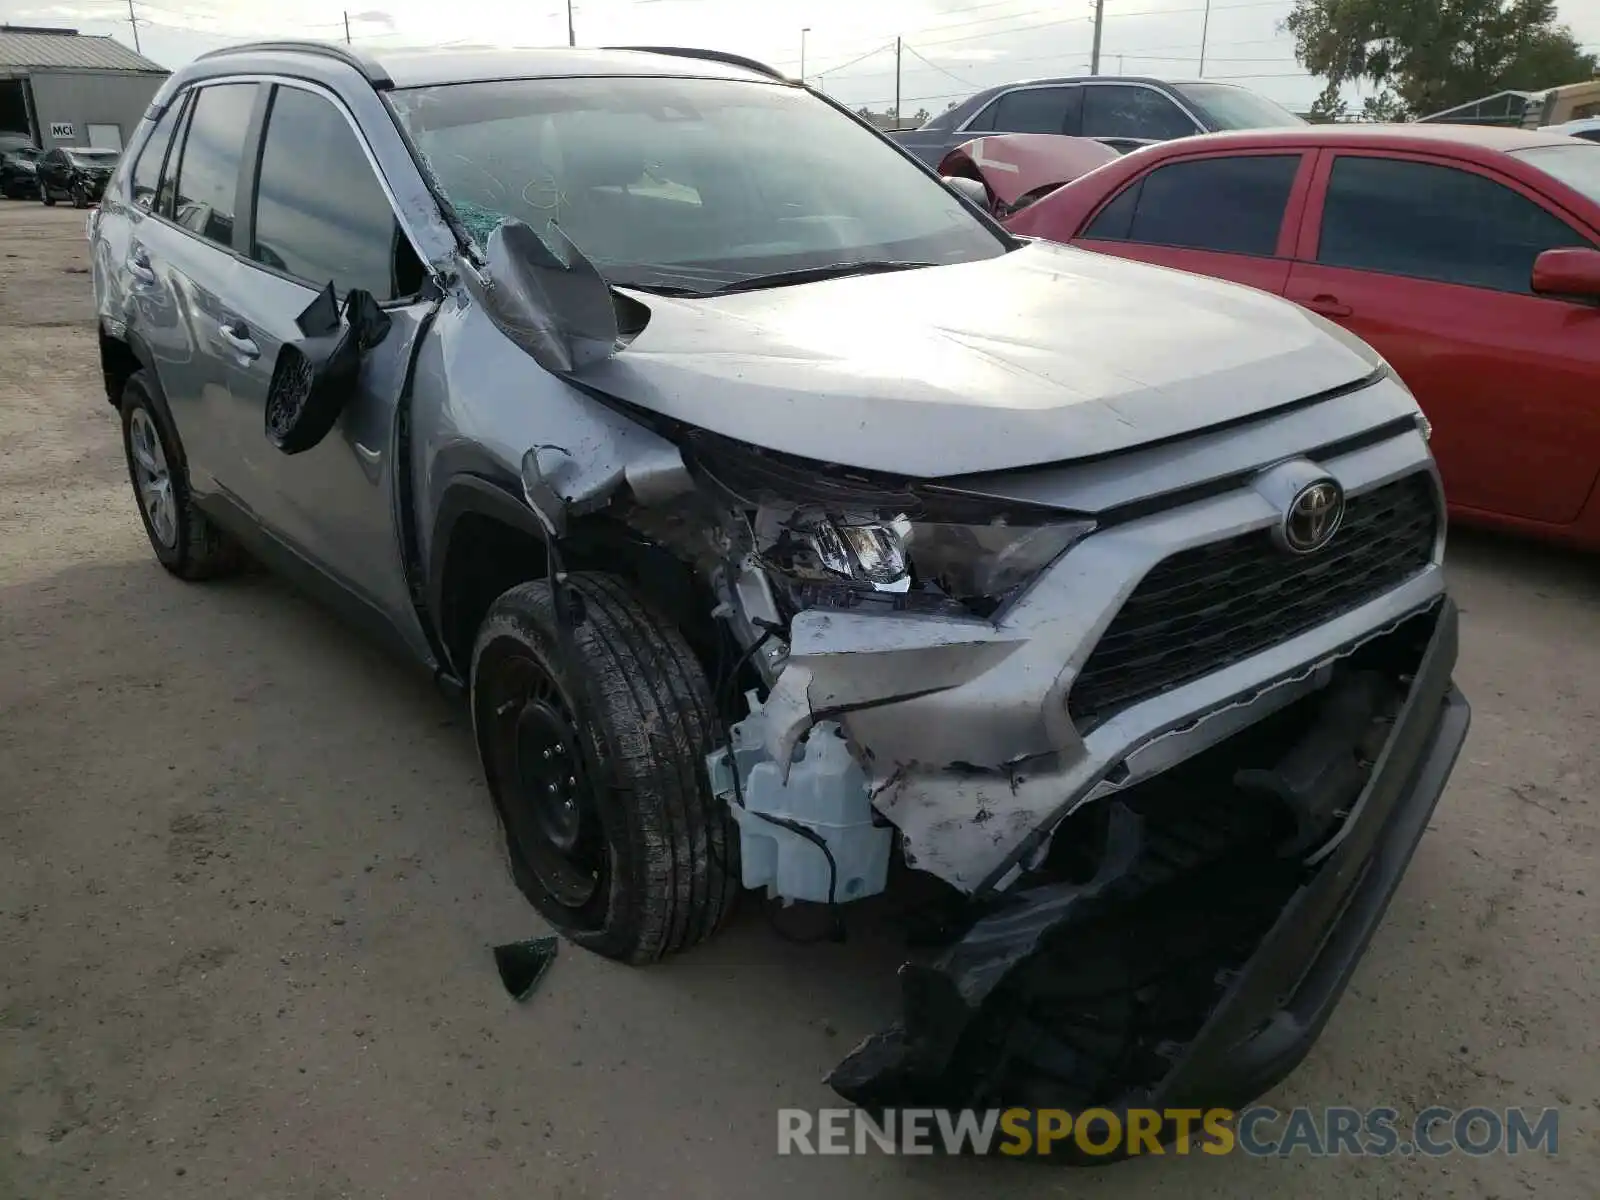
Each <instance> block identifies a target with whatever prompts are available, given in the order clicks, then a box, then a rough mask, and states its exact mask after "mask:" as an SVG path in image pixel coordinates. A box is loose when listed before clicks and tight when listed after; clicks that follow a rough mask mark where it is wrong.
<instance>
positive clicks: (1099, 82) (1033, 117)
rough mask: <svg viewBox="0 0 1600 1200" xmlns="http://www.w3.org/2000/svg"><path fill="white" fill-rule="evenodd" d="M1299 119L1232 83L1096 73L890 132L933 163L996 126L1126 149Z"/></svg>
mask: <svg viewBox="0 0 1600 1200" xmlns="http://www.w3.org/2000/svg"><path fill="white" fill-rule="evenodd" d="M1304 124H1305V122H1304V121H1303V120H1302V119H1301V118H1300V117H1297V116H1295V114H1294V113H1292V112H1290V111H1289V110H1288V109H1286V108H1283V107H1282V106H1281V105H1278V104H1275V103H1273V102H1272V101H1271V100H1268V99H1267V98H1266V97H1265V96H1261V95H1258V94H1257V93H1255V92H1252V91H1250V90H1249V89H1248V88H1242V87H1239V86H1238V85H1236V84H1231V83H1217V82H1214V81H1208V80H1200V81H1195V82H1192V83H1185V82H1172V81H1170V80H1165V79H1145V78H1135V77H1132V76H1122V75H1118V76H1103V75H1095V76H1087V77H1077V78H1063V79H1033V80H1028V81H1025V82H1019V83H1007V84H1002V85H1001V86H999V87H992V88H988V89H986V90H984V91H981V92H979V93H977V94H976V95H974V96H972V97H971V98H969V99H967V100H964V101H962V102H961V103H960V104H957V105H956V106H955V107H953V108H951V109H948V110H946V111H945V112H942V113H940V114H939V115H938V116H936V117H934V118H933V119H932V120H930V121H928V122H927V123H926V124H924V125H922V126H921V127H920V128H917V129H907V130H900V131H898V132H894V133H890V134H889V135H888V136H889V137H891V138H893V139H894V140H895V141H897V142H899V143H900V145H902V146H904V147H905V148H906V149H907V150H909V151H910V152H911V153H912V154H914V155H916V156H917V157H918V158H920V159H921V160H922V161H923V162H925V163H927V164H928V165H929V166H930V167H932V166H937V165H938V163H939V162H940V160H941V159H943V158H944V156H945V155H946V154H948V153H949V152H950V151H951V150H953V149H954V148H955V147H956V146H959V145H960V144H961V143H963V142H967V141H971V140H972V139H973V138H974V137H977V136H980V135H984V136H987V135H989V134H996V133H1040V134H1055V135H1059V136H1067V137H1085V138H1093V139H1095V140H1096V141H1101V142H1105V143H1106V144H1107V145H1110V146H1112V147H1114V148H1116V149H1118V150H1121V151H1128V150H1133V149H1137V148H1138V147H1140V146H1145V145H1149V144H1151V143H1152V142H1164V141H1168V140H1170V139H1172V138H1181V137H1190V136H1193V135H1194V134H1197V133H1212V132H1215V131H1217V130H1226V129H1263V128H1277V127H1293V126H1297V125H1304Z"/></svg>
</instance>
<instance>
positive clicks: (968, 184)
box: [940, 175, 993, 212]
mask: <svg viewBox="0 0 1600 1200" xmlns="http://www.w3.org/2000/svg"><path fill="white" fill-rule="evenodd" d="M940 178H941V179H942V180H943V181H944V185H945V187H947V188H949V189H950V190H951V191H952V192H954V193H955V194H956V195H958V196H960V197H961V198H962V199H963V200H965V201H966V202H967V203H968V204H970V205H972V206H973V207H974V208H976V209H978V210H979V211H981V212H992V211H993V208H992V206H991V205H990V203H989V189H988V188H986V187H984V186H983V184H981V183H979V182H978V181H977V180H976V179H969V178H967V177H966V176H965V175H942V176H940Z"/></svg>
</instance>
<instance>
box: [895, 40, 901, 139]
mask: <svg viewBox="0 0 1600 1200" xmlns="http://www.w3.org/2000/svg"><path fill="white" fill-rule="evenodd" d="M894 127H895V128H896V129H899V128H900V39H899V38H895V40H894Z"/></svg>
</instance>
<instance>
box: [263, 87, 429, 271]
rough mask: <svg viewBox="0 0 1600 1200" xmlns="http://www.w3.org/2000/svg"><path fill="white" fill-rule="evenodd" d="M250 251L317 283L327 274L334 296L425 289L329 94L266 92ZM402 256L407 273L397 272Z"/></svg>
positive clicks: (288, 90)
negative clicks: (268, 98) (353, 291)
mask: <svg viewBox="0 0 1600 1200" xmlns="http://www.w3.org/2000/svg"><path fill="white" fill-rule="evenodd" d="M402 251H403V252H404V253H403V254H402ZM250 257H251V258H252V259H254V260H255V261H256V262H259V263H262V264H263V265H265V266H269V267H272V268H273V269H274V270H278V271H283V272H285V273H286V274H289V275H293V276H294V277H296V278H297V279H301V280H304V281H305V282H306V283H309V284H311V285H312V286H314V287H323V286H325V285H326V284H327V283H328V282H329V281H330V280H331V281H332V283H333V285H334V289H335V290H336V291H338V292H340V293H344V292H348V291H350V290H351V289H352V288H361V289H363V290H364V291H367V292H370V293H371V294H372V295H373V296H374V297H376V298H377V299H378V300H391V299H394V298H395V297H397V296H401V295H407V294H409V293H411V292H414V291H416V290H417V288H418V287H419V286H420V285H421V270H420V267H418V266H416V258H415V255H414V254H413V253H411V248H410V245H409V244H408V243H406V242H405V240H404V238H403V237H402V236H401V234H400V226H399V223H398V221H396V219H395V215H394V209H393V208H392V207H391V206H390V204H389V197H388V196H387V195H386V194H385V193H384V190H383V187H382V185H381V184H380V183H379V182H378V177H377V175H376V174H374V172H373V169H372V164H371V163H370V162H369V161H368V160H367V156H366V152H365V151H364V149H363V148H362V144H361V141H360V139H359V138H358V137H357V136H356V133H355V131H354V130H353V129H352V128H351V127H350V123H349V121H347V120H346V119H345V117H344V114H343V113H341V112H340V111H339V110H338V109H337V108H335V107H334V105H333V102H332V101H331V100H329V99H327V98H326V97H323V96H319V95H316V94H315V93H312V92H308V91H305V90H303V89H301V88H295V87H286V86H281V85H280V86H279V87H278V89H277V91H276V92H275V93H274V95H273V97H272V107H271V109H270V110H269V112H268V115H267V127H266V134H265V137H264V138H263V141H262V146H261V169H260V174H259V177H258V179H257V183H256V208H255V236H254V241H253V243H252V245H251V247H250ZM402 262H404V263H406V264H407V267H408V270H406V271H404V272H397V269H396V267H397V264H398V263H402ZM397 274H404V275H405V278H404V279H401V278H397Z"/></svg>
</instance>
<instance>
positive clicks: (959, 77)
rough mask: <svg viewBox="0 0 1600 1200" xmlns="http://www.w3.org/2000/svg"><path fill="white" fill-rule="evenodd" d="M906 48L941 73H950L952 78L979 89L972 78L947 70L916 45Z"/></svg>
mask: <svg viewBox="0 0 1600 1200" xmlns="http://www.w3.org/2000/svg"><path fill="white" fill-rule="evenodd" d="M906 49H907V50H909V51H911V53H912V54H913V55H914V56H916V57H917V58H919V59H921V60H922V62H923V63H924V64H926V65H927V66H930V67H932V68H933V69H934V70H935V71H937V72H939V74H941V75H948V76H949V77H950V78H951V79H954V80H955V81H956V82H957V83H963V84H966V86H967V87H969V88H972V89H974V90H977V88H978V85H977V84H976V83H973V82H972V80H970V79H963V78H961V76H959V75H957V74H956V73H955V72H954V71H947V70H945V69H944V68H943V67H941V66H940V65H939V64H938V63H936V62H933V61H932V60H931V59H929V58H928V56H927V55H925V54H923V53H922V52H921V51H920V50H918V49H917V48H916V47H915V46H911V45H907V46H906Z"/></svg>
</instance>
